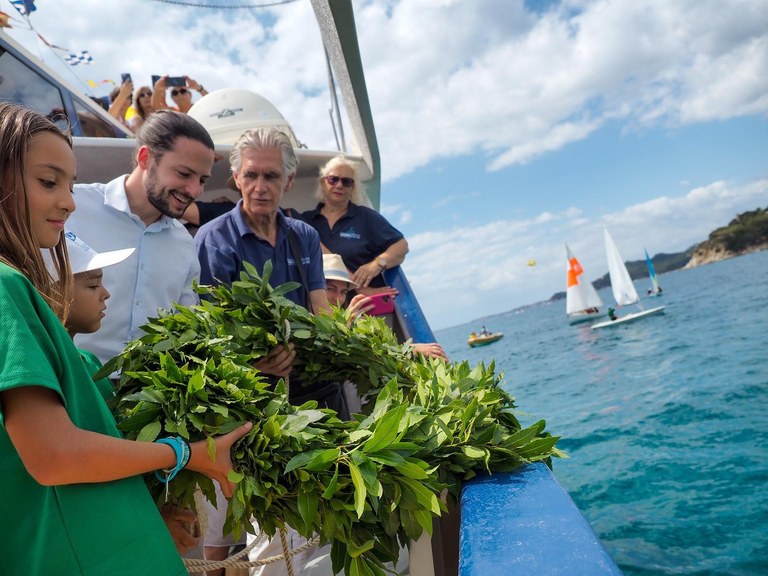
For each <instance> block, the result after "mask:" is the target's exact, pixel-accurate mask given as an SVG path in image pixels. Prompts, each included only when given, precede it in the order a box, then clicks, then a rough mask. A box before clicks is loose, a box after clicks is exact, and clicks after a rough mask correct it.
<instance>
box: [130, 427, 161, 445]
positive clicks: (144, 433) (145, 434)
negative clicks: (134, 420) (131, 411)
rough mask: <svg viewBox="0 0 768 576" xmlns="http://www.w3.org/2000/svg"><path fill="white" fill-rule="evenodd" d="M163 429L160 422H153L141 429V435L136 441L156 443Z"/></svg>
mask: <svg viewBox="0 0 768 576" xmlns="http://www.w3.org/2000/svg"><path fill="white" fill-rule="evenodd" d="M162 428H163V427H162V425H161V424H160V422H151V423H150V424H147V425H146V426H144V428H142V429H141V431H140V432H139V434H138V435H137V436H136V440H138V441H139V442H154V441H155V440H156V439H157V437H158V436H159V435H160V431H161V430H162Z"/></svg>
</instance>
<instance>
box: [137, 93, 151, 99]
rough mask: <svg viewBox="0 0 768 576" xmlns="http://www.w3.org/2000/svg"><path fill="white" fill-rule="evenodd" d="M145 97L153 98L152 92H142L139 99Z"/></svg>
mask: <svg viewBox="0 0 768 576" xmlns="http://www.w3.org/2000/svg"><path fill="white" fill-rule="evenodd" d="M144 96H152V92H141V93H140V94H139V98H144Z"/></svg>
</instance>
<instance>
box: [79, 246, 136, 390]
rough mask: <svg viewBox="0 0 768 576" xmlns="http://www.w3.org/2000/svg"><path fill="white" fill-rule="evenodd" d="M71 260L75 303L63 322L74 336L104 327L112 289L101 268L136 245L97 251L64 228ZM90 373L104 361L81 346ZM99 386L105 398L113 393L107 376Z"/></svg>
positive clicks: (80, 350)
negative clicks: (103, 321) (103, 281)
mask: <svg viewBox="0 0 768 576" xmlns="http://www.w3.org/2000/svg"><path fill="white" fill-rule="evenodd" d="M64 237H65V238H66V239H67V251H68V252H69V263H70V266H71V267H72V274H73V277H74V281H73V291H72V304H71V306H70V308H69V314H68V315H67V320H66V322H65V324H64V326H65V327H66V329H67V332H69V335H70V336H71V337H72V338H73V339H74V337H75V335H76V334H91V333H92V332H96V331H97V330H98V329H99V328H100V327H101V319H102V318H104V310H106V308H107V305H106V301H107V299H108V298H109V296H110V294H109V290H107V289H106V288H105V287H104V284H103V283H102V278H103V276H104V273H103V272H102V268H106V267H107V266H112V265H113V264H117V263H119V262H122V261H123V260H125V259H126V258H128V256H130V255H131V254H133V251H134V248H125V249H123V250H112V251H110V252H101V253H99V252H96V251H95V250H94V249H93V248H91V247H90V246H88V244H86V243H85V242H83V241H82V240H81V239H80V238H78V237H77V236H76V235H75V234H74V233H73V232H65V233H64ZM78 350H79V352H80V356H82V358H83V361H84V362H85V365H86V367H87V368H88V373H89V374H95V373H96V372H97V371H98V370H99V369H100V368H101V362H100V361H99V359H98V358H97V357H96V355H95V354H93V353H92V352H89V351H88V350H83V349H82V348H78ZM96 386H97V387H98V389H99V392H101V395H102V396H104V398H105V399H108V398H110V397H111V396H112V394H113V389H112V383H111V382H110V381H109V379H108V378H103V379H101V380H96Z"/></svg>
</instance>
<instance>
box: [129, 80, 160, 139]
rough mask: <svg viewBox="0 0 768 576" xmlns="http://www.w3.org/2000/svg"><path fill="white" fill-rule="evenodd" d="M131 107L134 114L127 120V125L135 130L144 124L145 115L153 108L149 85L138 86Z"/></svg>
mask: <svg viewBox="0 0 768 576" xmlns="http://www.w3.org/2000/svg"><path fill="white" fill-rule="evenodd" d="M133 108H134V110H135V111H136V114H134V115H133V116H132V117H131V119H130V120H128V126H129V127H130V129H131V130H133V131H134V132H136V131H137V130H138V129H139V128H141V125H142V124H144V121H145V120H146V119H147V116H149V115H150V114H152V112H154V108H152V89H151V88H150V87H149V86H140V87H139V89H138V90H136V92H135V96H134V97H133Z"/></svg>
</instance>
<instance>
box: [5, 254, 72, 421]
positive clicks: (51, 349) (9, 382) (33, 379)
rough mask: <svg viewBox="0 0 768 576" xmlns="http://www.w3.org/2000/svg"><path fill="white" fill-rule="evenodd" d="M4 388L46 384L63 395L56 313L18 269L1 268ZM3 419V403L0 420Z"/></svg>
mask: <svg viewBox="0 0 768 576" xmlns="http://www.w3.org/2000/svg"><path fill="white" fill-rule="evenodd" d="M0 310H2V313H0V392H3V391H5V390H10V389H12V388H17V387H19V386H43V387H45V388H50V389H51V390H54V391H56V392H57V393H58V394H59V396H62V401H63V395H62V392H61V386H60V383H59V378H58V377H57V371H56V367H55V366H54V363H55V358H56V357H57V354H56V350H55V348H56V347H55V343H54V340H53V339H52V338H51V334H50V331H49V327H50V324H51V322H52V321H53V320H52V318H53V319H55V321H58V319H57V318H56V315H55V314H54V313H53V311H52V310H51V309H50V308H49V307H48V304H46V302H45V300H43V299H42V297H41V296H40V295H39V294H38V293H37V290H35V288H34V286H32V284H31V283H30V282H29V281H28V280H27V279H26V278H25V277H24V276H22V275H21V274H19V273H18V272H15V271H13V272H11V269H10V268H8V267H7V266H4V265H3V270H0ZM2 423H3V412H2V404H1V403H0V424H2Z"/></svg>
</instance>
